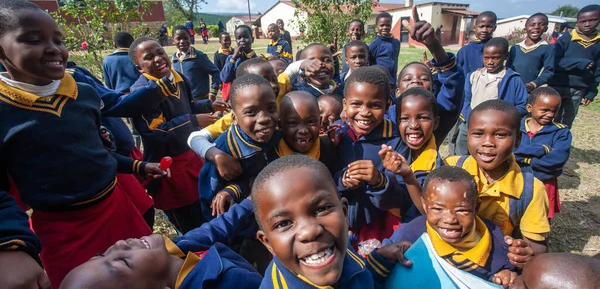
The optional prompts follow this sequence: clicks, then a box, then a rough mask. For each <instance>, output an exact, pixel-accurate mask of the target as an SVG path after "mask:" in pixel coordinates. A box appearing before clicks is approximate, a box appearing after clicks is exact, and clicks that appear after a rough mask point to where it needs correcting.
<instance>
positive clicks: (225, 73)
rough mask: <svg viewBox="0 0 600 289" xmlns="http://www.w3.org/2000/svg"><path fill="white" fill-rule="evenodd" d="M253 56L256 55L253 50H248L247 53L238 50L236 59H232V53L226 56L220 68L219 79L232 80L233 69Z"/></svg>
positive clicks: (233, 76)
mask: <svg viewBox="0 0 600 289" xmlns="http://www.w3.org/2000/svg"><path fill="white" fill-rule="evenodd" d="M254 57H256V53H255V52H254V50H252V51H250V52H249V53H243V52H241V51H240V54H239V55H238V58H237V59H236V60H233V54H231V55H229V56H227V60H225V65H224V66H223V69H222V70H221V81H222V82H233V80H234V79H235V71H236V70H237V68H238V66H240V64H242V62H244V61H246V60H248V59H250V58H254Z"/></svg>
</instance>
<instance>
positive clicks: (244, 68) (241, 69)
mask: <svg viewBox="0 0 600 289" xmlns="http://www.w3.org/2000/svg"><path fill="white" fill-rule="evenodd" d="M257 64H269V61H267V60H266V59H264V58H261V57H254V58H250V59H248V60H246V61H244V62H242V64H240V66H238V68H237V69H236V71H235V77H236V78H239V77H242V76H244V75H246V74H248V68H249V67H250V66H252V65H257Z"/></svg>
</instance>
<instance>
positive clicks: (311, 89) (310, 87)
mask: <svg viewBox="0 0 600 289" xmlns="http://www.w3.org/2000/svg"><path fill="white" fill-rule="evenodd" d="M281 75H284V74H283V73H282V74H281ZM292 90H293V91H306V92H308V93H310V94H312V95H313V96H314V97H316V98H318V97H320V96H321V95H325V94H335V95H339V96H344V83H343V82H342V81H340V79H339V78H337V77H333V79H331V82H330V83H329V87H328V88H318V87H317V86H315V85H314V84H312V83H309V82H307V81H306V80H305V79H303V80H301V81H300V83H299V84H298V85H294V86H292Z"/></svg>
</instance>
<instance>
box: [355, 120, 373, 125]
mask: <svg viewBox="0 0 600 289" xmlns="http://www.w3.org/2000/svg"><path fill="white" fill-rule="evenodd" d="M356 122H357V123H358V124H359V125H369V124H371V122H370V121H368V120H357V121H356Z"/></svg>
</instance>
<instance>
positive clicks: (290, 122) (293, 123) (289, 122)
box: [285, 121, 297, 126]
mask: <svg viewBox="0 0 600 289" xmlns="http://www.w3.org/2000/svg"><path fill="white" fill-rule="evenodd" d="M285 124H286V125H287V126H295V125H296V124H297V123H296V122H295V121H288V122H286V123H285Z"/></svg>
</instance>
